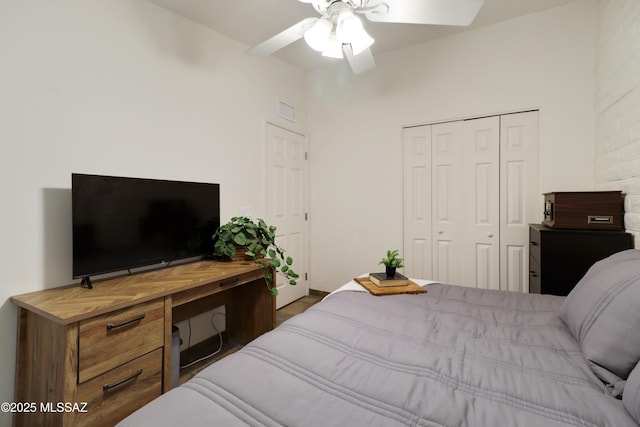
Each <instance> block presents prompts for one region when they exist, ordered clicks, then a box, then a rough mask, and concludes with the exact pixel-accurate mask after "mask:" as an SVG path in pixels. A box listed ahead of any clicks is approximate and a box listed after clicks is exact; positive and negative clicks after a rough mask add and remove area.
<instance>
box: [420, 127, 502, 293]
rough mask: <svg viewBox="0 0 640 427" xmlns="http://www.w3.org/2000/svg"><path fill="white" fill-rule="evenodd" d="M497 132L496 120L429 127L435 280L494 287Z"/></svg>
mask: <svg viewBox="0 0 640 427" xmlns="http://www.w3.org/2000/svg"><path fill="white" fill-rule="evenodd" d="M499 130H500V120H499V118H498V117H487V118H482V119H474V120H464V121H457V122H450V123H442V124H436V125H433V126H432V140H433V145H432V156H433V161H432V165H433V175H432V179H433V183H432V198H431V202H432V215H433V221H432V228H433V272H432V275H433V278H434V280H439V281H442V282H445V283H451V284H454V285H465V286H474V287H480V288H490V287H497V286H498V281H499V276H500V270H499V269H500V252H499V251H500V247H499V242H500V222H499V220H500V215H499V177H500V132H499Z"/></svg>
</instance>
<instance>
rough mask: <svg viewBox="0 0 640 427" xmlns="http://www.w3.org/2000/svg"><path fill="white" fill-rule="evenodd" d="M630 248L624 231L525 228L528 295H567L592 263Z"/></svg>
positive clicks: (629, 239) (630, 239) (629, 238)
mask: <svg viewBox="0 0 640 427" xmlns="http://www.w3.org/2000/svg"><path fill="white" fill-rule="evenodd" d="M631 248H633V236H632V235H631V234H630V233H625V232H624V231H607V230H565V229H557V228H548V227H545V226H544V225H541V224H531V225H530V227H529V292H531V293H542V294H553V295H562V296H565V295H568V294H569V292H571V290H572V289H573V287H574V286H575V285H576V284H577V283H578V282H579V281H580V279H582V276H584V274H585V273H586V272H587V270H588V269H589V267H591V266H592V265H593V264H594V263H595V262H596V261H599V260H601V259H604V258H606V257H608V256H609V255H612V254H614V253H616V252H620V251H623V250H625V249H631Z"/></svg>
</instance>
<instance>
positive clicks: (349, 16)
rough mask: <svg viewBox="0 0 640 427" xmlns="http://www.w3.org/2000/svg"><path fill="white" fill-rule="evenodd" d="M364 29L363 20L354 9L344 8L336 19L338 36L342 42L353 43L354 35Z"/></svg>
mask: <svg viewBox="0 0 640 427" xmlns="http://www.w3.org/2000/svg"><path fill="white" fill-rule="evenodd" d="M361 29H362V21H360V19H358V17H356V15H354V13H353V11H352V10H343V11H341V12H340V13H339V14H338V17H337V19H336V36H337V37H338V40H340V41H341V42H342V43H351V39H352V38H353V37H354V35H355V34H356V33H357V32H358V31H360V30H361Z"/></svg>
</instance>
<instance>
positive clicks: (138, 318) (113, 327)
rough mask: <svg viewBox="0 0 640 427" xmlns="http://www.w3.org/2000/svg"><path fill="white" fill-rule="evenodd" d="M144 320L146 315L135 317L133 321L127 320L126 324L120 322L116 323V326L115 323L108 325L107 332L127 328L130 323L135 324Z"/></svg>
mask: <svg viewBox="0 0 640 427" xmlns="http://www.w3.org/2000/svg"><path fill="white" fill-rule="evenodd" d="M142 319H144V313H142V314H140V315H139V316H136V317H134V318H133V319H131V320H125V321H124V322H120V323H116V324H115V325H114V324H113V323H107V331H110V330H112V329H116V328H120V327H122V326H126V325H128V324H130V323H133V322H137V321H138V320H142Z"/></svg>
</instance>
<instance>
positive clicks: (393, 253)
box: [378, 249, 404, 268]
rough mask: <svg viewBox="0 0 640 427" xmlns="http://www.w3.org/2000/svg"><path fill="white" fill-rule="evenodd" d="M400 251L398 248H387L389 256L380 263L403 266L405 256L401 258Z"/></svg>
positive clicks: (393, 266) (395, 266) (388, 265)
mask: <svg viewBox="0 0 640 427" xmlns="http://www.w3.org/2000/svg"><path fill="white" fill-rule="evenodd" d="M399 255H400V253H399V252H398V250H397V249H394V250H391V249H389V250H387V256H386V257H384V258H382V259H381V260H380V262H379V263H378V264H384V265H385V266H387V267H392V268H403V267H404V258H399Z"/></svg>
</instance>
